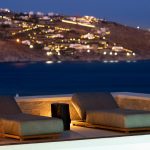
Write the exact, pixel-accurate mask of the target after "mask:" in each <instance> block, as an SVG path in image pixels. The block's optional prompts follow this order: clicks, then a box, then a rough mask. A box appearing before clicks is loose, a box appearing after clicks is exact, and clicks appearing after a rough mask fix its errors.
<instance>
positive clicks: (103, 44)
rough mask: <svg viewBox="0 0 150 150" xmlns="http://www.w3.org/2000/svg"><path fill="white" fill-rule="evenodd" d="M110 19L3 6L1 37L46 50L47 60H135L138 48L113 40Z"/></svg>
mask: <svg viewBox="0 0 150 150" xmlns="http://www.w3.org/2000/svg"><path fill="white" fill-rule="evenodd" d="M105 23H106V21H105V20H104V19H98V18H95V17H93V16H82V17H81V16H64V15H59V14H55V13H52V12H50V13H47V14H44V13H42V12H36V13H34V12H32V11H31V12H28V13H27V12H23V13H16V12H13V11H10V10H9V9H0V40H2V41H8V42H12V43H15V44H18V45H22V46H24V47H25V48H27V49H29V51H31V50H32V51H33V50H34V51H37V52H38V51H42V53H41V54H42V55H45V56H44V57H45V58H46V59H47V60H52V61H53V60H120V59H134V58H135V57H136V55H138V54H136V51H135V50H134V49H129V48H128V47H124V46H123V45H120V44H118V43H115V42H114V41H111V40H110V36H111V34H112V33H111V30H110V29H109V27H107V26H104V24H105Z"/></svg>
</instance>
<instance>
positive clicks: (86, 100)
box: [72, 92, 118, 120]
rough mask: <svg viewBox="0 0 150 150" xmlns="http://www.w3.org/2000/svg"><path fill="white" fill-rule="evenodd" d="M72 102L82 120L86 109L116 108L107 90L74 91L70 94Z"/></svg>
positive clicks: (84, 117)
mask: <svg viewBox="0 0 150 150" xmlns="http://www.w3.org/2000/svg"><path fill="white" fill-rule="evenodd" d="M72 103H73V105H74V107H75V108H76V110H77V112H78V114H79V116H80V118H81V119H82V120H85V119H86V111H91V110H94V111H95V110H101V109H116V108H118V105H117V103H116V102H115V100H114V98H113V97H112V95H111V94H110V93H107V92H106V93H104V92H103V93H102V92H91V93H76V94H74V95H73V96H72Z"/></svg>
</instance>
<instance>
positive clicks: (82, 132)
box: [0, 126, 150, 146]
mask: <svg viewBox="0 0 150 150" xmlns="http://www.w3.org/2000/svg"><path fill="white" fill-rule="evenodd" d="M149 133H150V132H142V133H136V134H135V133H123V132H116V131H110V130H101V129H92V128H84V127H77V126H71V130H69V131H64V132H63V133H62V134H61V136H60V137H59V138H57V139H52V138H45V139H32V140H31V139H30V140H25V141H19V140H16V139H11V138H0V146H2V145H12V144H29V143H43V142H58V141H69V140H84V139H93V138H109V137H120V136H128V135H137V134H149Z"/></svg>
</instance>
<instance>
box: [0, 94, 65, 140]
mask: <svg viewBox="0 0 150 150" xmlns="http://www.w3.org/2000/svg"><path fill="white" fill-rule="evenodd" d="M0 122H1V124H2V126H3V130H4V136H5V137H12V138H16V139H29V138H43V137H51V136H52V137H53V136H58V135H59V134H60V133H61V132H63V128H64V127H63V121H62V120H61V119H58V118H50V117H43V116H35V115H30V114H24V113H22V112H21V110H20V108H19V106H18V105H17V103H16V101H15V99H14V98H13V97H8V96H0Z"/></svg>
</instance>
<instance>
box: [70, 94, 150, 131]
mask: <svg viewBox="0 0 150 150" xmlns="http://www.w3.org/2000/svg"><path fill="white" fill-rule="evenodd" d="M72 102H73V105H74V107H75V108H76V110H77V112H78V113H79V116H80V117H81V121H74V122H73V124H74V125H80V126H85V127H96V128H106V129H111V130H119V131H125V132H129V131H139V130H150V111H144V110H129V109H121V108H119V106H118V105H117V103H116V101H115V99H114V98H113V97H112V95H111V94H110V93H104V92H103V93H102V92H93V93H77V94H74V95H73V96H72Z"/></svg>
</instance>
